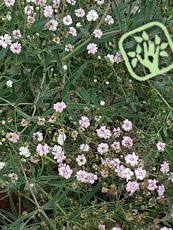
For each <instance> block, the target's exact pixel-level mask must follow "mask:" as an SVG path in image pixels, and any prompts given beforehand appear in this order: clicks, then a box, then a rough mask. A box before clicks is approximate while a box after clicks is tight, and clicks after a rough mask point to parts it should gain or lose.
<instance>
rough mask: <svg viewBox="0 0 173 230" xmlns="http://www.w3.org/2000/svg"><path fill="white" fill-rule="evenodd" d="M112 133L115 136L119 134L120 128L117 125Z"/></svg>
mask: <svg viewBox="0 0 173 230" xmlns="http://www.w3.org/2000/svg"><path fill="white" fill-rule="evenodd" d="M113 133H114V134H113V135H114V137H115V138H116V137H119V136H120V135H121V129H120V128H119V127H118V128H117V129H116V128H114V129H113Z"/></svg>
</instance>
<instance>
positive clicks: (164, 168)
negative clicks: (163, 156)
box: [160, 161, 170, 173]
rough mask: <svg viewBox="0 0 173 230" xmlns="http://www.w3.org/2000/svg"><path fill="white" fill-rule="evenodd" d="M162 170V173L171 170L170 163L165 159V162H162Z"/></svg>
mask: <svg viewBox="0 0 173 230" xmlns="http://www.w3.org/2000/svg"><path fill="white" fill-rule="evenodd" d="M160 171H161V172H162V173H168V172H169V171H170V168H169V163H168V162H167V161H164V162H163V164H161V168H160Z"/></svg>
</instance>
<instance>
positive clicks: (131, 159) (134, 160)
mask: <svg viewBox="0 0 173 230" xmlns="http://www.w3.org/2000/svg"><path fill="white" fill-rule="evenodd" d="M138 159H139V157H138V156H137V155H136V154H135V153H134V152H133V153H132V154H128V155H126V156H125V161H126V163H127V164H130V165H131V166H135V165H137V164H138Z"/></svg>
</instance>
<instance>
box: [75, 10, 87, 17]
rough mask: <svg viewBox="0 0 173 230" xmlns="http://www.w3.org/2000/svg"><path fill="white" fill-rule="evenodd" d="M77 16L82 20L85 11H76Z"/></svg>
mask: <svg viewBox="0 0 173 230" xmlns="http://www.w3.org/2000/svg"><path fill="white" fill-rule="evenodd" d="M75 15H76V17H78V18H82V17H84V16H85V11H84V10H83V9H82V8H79V9H76V10H75Z"/></svg>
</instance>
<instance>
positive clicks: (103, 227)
mask: <svg viewBox="0 0 173 230" xmlns="http://www.w3.org/2000/svg"><path fill="white" fill-rule="evenodd" d="M98 230H106V228H105V225H104V224H99V225H98Z"/></svg>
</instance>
